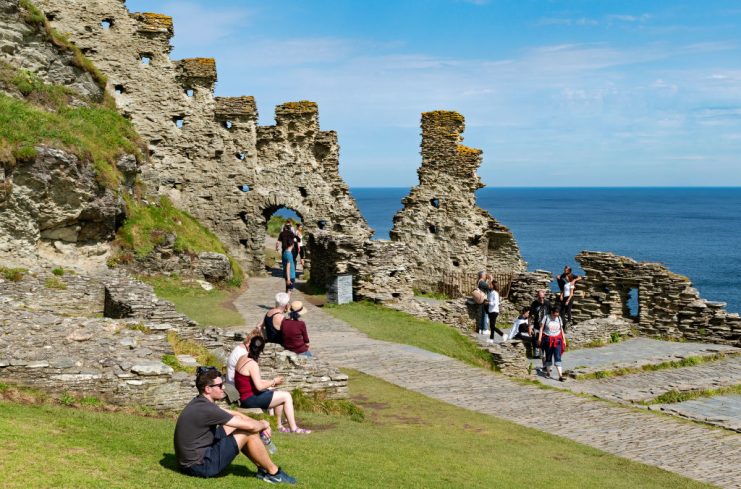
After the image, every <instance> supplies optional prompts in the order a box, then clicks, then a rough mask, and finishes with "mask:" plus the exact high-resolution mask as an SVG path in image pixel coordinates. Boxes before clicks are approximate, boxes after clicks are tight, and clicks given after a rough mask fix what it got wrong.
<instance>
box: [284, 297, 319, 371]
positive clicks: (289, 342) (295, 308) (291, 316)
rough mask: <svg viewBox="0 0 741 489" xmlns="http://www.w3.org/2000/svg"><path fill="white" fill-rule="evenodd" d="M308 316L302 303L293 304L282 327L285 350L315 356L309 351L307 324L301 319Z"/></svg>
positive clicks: (294, 302) (295, 302)
mask: <svg viewBox="0 0 741 489" xmlns="http://www.w3.org/2000/svg"><path fill="white" fill-rule="evenodd" d="M304 314H306V309H305V308H304V304H303V302H301V301H293V302H291V310H290V312H289V313H288V317H287V318H286V319H284V320H283V323H282V324H281V326H280V329H281V331H282V333H283V334H282V339H283V343H282V344H283V348H285V349H286V350H289V351H292V352H293V353H298V354H299V355H303V356H305V357H311V356H313V355H312V354H311V350H309V333H308V332H307V331H306V323H305V322H304V321H303V320H302V319H301V318H302V317H303V315H304Z"/></svg>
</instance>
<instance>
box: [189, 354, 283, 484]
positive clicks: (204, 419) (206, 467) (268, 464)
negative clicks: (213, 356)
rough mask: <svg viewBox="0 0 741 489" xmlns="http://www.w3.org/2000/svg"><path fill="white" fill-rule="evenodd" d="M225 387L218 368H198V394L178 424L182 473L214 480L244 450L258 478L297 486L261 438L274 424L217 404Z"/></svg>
mask: <svg viewBox="0 0 741 489" xmlns="http://www.w3.org/2000/svg"><path fill="white" fill-rule="evenodd" d="M223 386H224V381H223V379H222V378H221V372H219V370H218V369H216V368H215V367H206V368H204V367H198V372H197V374H196V388H197V389H198V395H197V396H196V397H195V398H194V399H193V400H192V401H190V402H189V403H188V405H187V406H186V407H185V409H183V411H182V412H181V413H180V416H178V420H177V423H176V425H175V455H176V456H177V459H178V463H179V464H180V470H181V471H182V472H183V473H185V474H188V475H192V476H196V477H214V476H217V475H218V474H220V473H221V472H222V471H223V470H224V469H225V468H226V467H227V466H229V464H230V463H231V462H232V460H234V459H235V458H236V456H237V455H238V454H239V452H240V451H241V452H242V453H244V455H245V456H246V457H247V458H249V459H250V460H252V462H253V463H254V464H255V465H256V466H257V478H258V479H261V480H264V481H265V482H270V483H273V484H276V483H278V484H279V483H287V484H295V483H296V479H294V478H293V477H291V476H289V475H288V474H286V473H285V472H283V470H281V468H280V467H278V466H277V465H275V464H274V463H273V462H272V460H270V456H269V455H268V451H267V449H266V448H265V445H264V444H263V442H262V440H261V439H260V435H259V434H260V432H263V431H264V432H265V434H266V435H267V436H270V435H271V432H270V424H269V423H268V422H267V421H264V420H263V421H257V420H254V419H252V418H249V417H247V416H245V415H243V414H242V413H238V412H235V411H228V410H226V409H222V408H220V407H219V406H217V405H216V404H215V401H218V400H220V399H223V398H224V389H223Z"/></svg>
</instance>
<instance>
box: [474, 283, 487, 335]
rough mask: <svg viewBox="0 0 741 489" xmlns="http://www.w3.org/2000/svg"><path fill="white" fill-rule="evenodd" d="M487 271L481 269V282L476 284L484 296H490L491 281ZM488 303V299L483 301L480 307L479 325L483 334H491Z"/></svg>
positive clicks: (479, 331)
mask: <svg viewBox="0 0 741 489" xmlns="http://www.w3.org/2000/svg"><path fill="white" fill-rule="evenodd" d="M486 277H487V275H486V272H485V271H483V270H482V271H480V272H479V282H478V284H476V287H478V289H479V290H480V291H481V292H483V293H484V297H489V282H488V280H486ZM487 309H488V308H487V304H486V300H484V302H482V303H481V307H480V308H479V327H478V333H479V334H483V335H488V334H489V315H488V313H487Z"/></svg>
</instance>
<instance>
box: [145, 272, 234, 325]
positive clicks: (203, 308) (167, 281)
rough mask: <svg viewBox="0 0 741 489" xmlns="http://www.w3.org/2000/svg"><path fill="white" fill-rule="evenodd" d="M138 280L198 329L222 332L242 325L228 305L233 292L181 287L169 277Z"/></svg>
mask: <svg viewBox="0 0 741 489" xmlns="http://www.w3.org/2000/svg"><path fill="white" fill-rule="evenodd" d="M140 278H141V279H142V280H144V281H146V282H148V283H149V284H151V285H152V286H153V287H154V292H155V293H156V294H157V296H158V297H159V298H161V299H165V300H168V301H170V302H172V303H173V304H175V309H176V310H177V311H178V312H180V313H182V314H185V315H186V316H188V317H189V318H191V319H192V320H194V321H197V322H198V324H199V325H201V326H213V327H217V328H223V327H227V326H240V325H242V324H244V318H242V315H241V314H239V313H238V312H237V311H236V310H235V309H233V306H231V305H229V304H228V302H229V299H230V297H231V295H232V293H233V292H234V291H233V290H230V289H219V288H216V289H214V290H211V291H206V290H204V289H203V288H201V286H200V285H197V284H195V285H192V284H184V283H183V282H182V281H181V280H180V279H178V278H171V277H140Z"/></svg>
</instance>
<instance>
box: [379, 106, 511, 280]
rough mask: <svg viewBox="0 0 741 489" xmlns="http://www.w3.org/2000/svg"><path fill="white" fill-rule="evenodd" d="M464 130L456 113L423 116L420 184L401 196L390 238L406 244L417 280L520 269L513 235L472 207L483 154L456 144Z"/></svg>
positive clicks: (439, 112) (419, 171)
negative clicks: (452, 272)
mask: <svg viewBox="0 0 741 489" xmlns="http://www.w3.org/2000/svg"><path fill="white" fill-rule="evenodd" d="M464 128H465V123H464V119H463V116H462V115H460V114H458V113H457V112H448V111H435V112H426V113H424V114H422V166H421V167H420V168H419V170H418V172H417V173H418V174H419V185H417V186H416V187H414V188H413V189H412V191H411V192H410V194H409V195H408V196H407V197H405V198H404V199H403V200H402V203H403V204H404V208H403V209H402V210H401V211H399V212H398V213H397V214H396V216H394V227H393V229H392V230H391V239H392V240H394V241H400V242H403V243H405V244H406V245H407V246H408V249H409V255H410V260H412V262H411V263H412V264H411V267H412V274H413V275H414V276H415V279H416V280H417V281H419V282H420V283H424V282H425V277H429V278H430V279H436V277H438V276H440V275H441V273H442V272H445V271H450V270H456V271H463V272H477V271H479V270H484V269H486V270H490V271H504V272H512V271H522V270H524V269H525V265H526V264H525V262H524V261H523V260H522V257H521V256H520V251H519V248H518V246H517V243H516V242H515V239H514V237H513V236H512V233H510V231H509V230H508V229H507V228H506V227H505V226H503V225H502V224H500V223H499V222H497V221H496V220H495V219H494V218H493V217H492V216H491V215H489V213H488V212H486V211H485V210H483V209H481V208H479V207H478V206H477V205H476V196H475V192H476V190H478V189H479V188H482V187H483V186H484V185H483V184H482V183H481V181H480V179H479V177H478V175H477V174H476V170H477V169H478V167H479V166H480V165H481V153H482V152H481V150H478V149H473V148H469V147H467V146H463V145H462V144H460V143H461V141H462V140H463V137H462V133H463V130H464ZM430 285H434V284H430Z"/></svg>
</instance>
